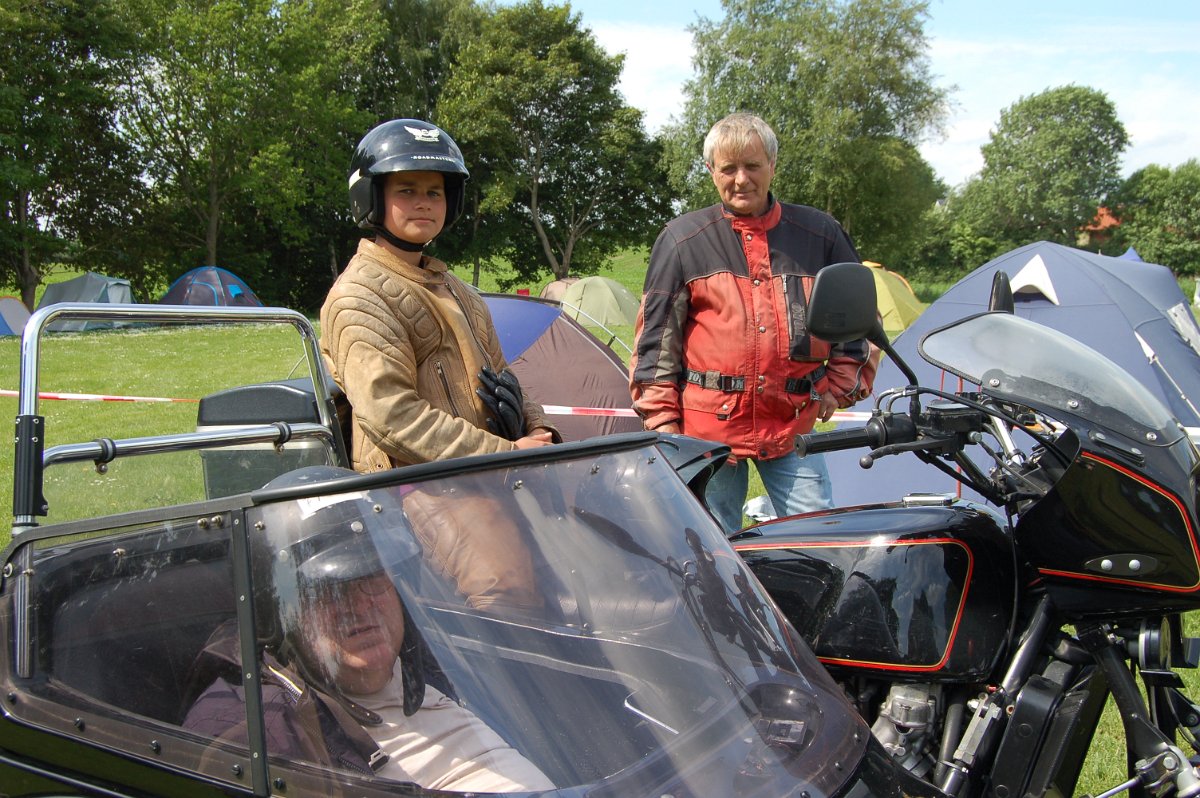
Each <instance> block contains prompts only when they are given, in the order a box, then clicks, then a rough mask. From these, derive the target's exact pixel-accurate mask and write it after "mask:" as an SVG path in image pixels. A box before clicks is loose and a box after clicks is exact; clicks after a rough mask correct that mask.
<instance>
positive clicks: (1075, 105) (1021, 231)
mask: <svg viewBox="0 0 1200 798" xmlns="http://www.w3.org/2000/svg"><path fill="white" fill-rule="evenodd" d="M1128 144H1129V137H1128V135H1127V134H1126V132H1125V127H1124V126H1123V125H1122V124H1121V121H1120V120H1119V119H1118V118H1117V112H1116V108H1115V107H1114V106H1113V104H1112V102H1111V101H1110V100H1109V99H1108V97H1107V95H1105V94H1104V93H1103V92H1101V91H1098V90H1096V89H1091V88H1087V87H1083V86H1062V87H1059V88H1054V89H1048V90H1046V91H1044V92H1042V93H1040V94H1035V95H1032V96H1029V97H1022V98H1021V99H1020V100H1018V101H1017V102H1015V103H1014V104H1013V105H1011V106H1009V107H1008V108H1007V109H1006V110H1004V111H1002V112H1001V114H1000V123H999V125H998V126H997V127H996V129H995V130H993V131H992V135H991V137H990V139H989V140H988V143H987V144H985V145H984V146H983V148H982V152H983V160H984V165H983V169H982V170H981V172H980V174H979V176H978V177H977V178H975V179H974V180H972V181H971V182H970V183H969V184H968V185H967V186H966V187H965V189H964V191H963V192H962V197H961V202H960V203H959V212H960V213H959V216H958V219H957V220H956V225H955V229H956V231H957V235H959V236H960V237H961V238H962V239H963V241H962V242H959V247H958V248H959V250H961V251H963V252H966V251H967V250H971V249H976V250H978V254H977V255H976V257H981V256H986V257H983V260H981V261H979V262H980V263H982V262H984V261H986V260H988V259H989V258H991V257H994V256H995V255H998V254H1000V253H1001V252H1005V251H1007V250H1009V249H1013V248H1015V247H1018V246H1022V245H1024V244H1028V243H1031V242H1033V241H1042V240H1044V241H1054V242H1057V243H1060V244H1066V245H1068V246H1074V245H1075V243H1076V237H1077V235H1078V231H1079V229H1080V228H1082V227H1084V226H1085V225H1087V224H1088V223H1089V222H1091V221H1092V219H1094V218H1095V216H1096V210H1097V208H1098V207H1099V206H1100V205H1101V204H1103V203H1104V202H1105V200H1106V198H1107V197H1108V195H1109V194H1110V192H1112V191H1114V190H1115V189H1116V188H1117V187H1118V186H1119V185H1120V182H1121V181H1120V173H1119V164H1120V157H1121V153H1122V152H1123V151H1124V150H1125V148H1126V147H1127V146H1128ZM966 241H973V242H975V243H972V244H966V243H964V242H966ZM980 242H984V243H982V244H981V243H980Z"/></svg>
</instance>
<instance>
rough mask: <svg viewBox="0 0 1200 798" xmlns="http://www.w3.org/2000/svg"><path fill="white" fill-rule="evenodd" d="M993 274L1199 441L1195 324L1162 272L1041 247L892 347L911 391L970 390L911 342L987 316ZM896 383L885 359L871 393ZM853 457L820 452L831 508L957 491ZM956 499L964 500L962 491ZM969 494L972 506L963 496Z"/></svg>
mask: <svg viewBox="0 0 1200 798" xmlns="http://www.w3.org/2000/svg"><path fill="white" fill-rule="evenodd" d="M997 271H1003V272H1005V274H1007V275H1008V277H1009V281H1010V284H1011V286H1012V292H1013V301H1014V306H1015V313H1016V315H1018V316H1021V317H1023V318H1027V319H1030V320H1032V321H1036V322H1038V323H1039V324H1044V325H1046V326H1047V327H1051V328H1053V329H1056V330H1058V331H1059V332H1062V333H1064V334H1066V335H1068V336H1070V337H1072V338H1074V339H1075V340H1077V341H1080V342H1081V343H1084V344H1086V345H1087V346H1089V347H1091V348H1092V349H1095V350H1096V351H1097V352H1099V353H1100V354H1102V355H1104V356H1105V357H1107V358H1108V359H1109V360H1112V361H1113V362H1114V363H1116V364H1117V365H1118V366H1120V367H1121V368H1123V369H1124V370H1125V371H1127V372H1129V374H1130V375H1131V376H1132V377H1133V378H1134V379H1135V380H1137V381H1138V382H1139V383H1140V384H1141V385H1142V386H1143V387H1145V389H1146V391H1147V392H1148V393H1149V394H1151V395H1153V396H1156V397H1157V398H1158V399H1159V400H1160V401H1161V402H1162V403H1163V405H1164V406H1166V408H1167V409H1168V410H1169V411H1171V413H1172V414H1173V415H1174V416H1175V417H1176V418H1177V419H1178V420H1179V422H1180V423H1181V424H1182V425H1183V426H1184V427H1185V428H1187V429H1188V431H1189V433H1190V434H1192V436H1193V439H1195V438H1196V437H1197V434H1200V326H1198V325H1197V323H1196V320H1195V318H1194V317H1193V316H1192V313H1191V310H1190V308H1189V307H1188V304H1189V302H1188V299H1187V297H1185V296H1184V294H1183V291H1182V290H1181V289H1180V287H1179V283H1178V282H1177V281H1176V279H1175V276H1174V275H1173V274H1172V273H1171V270H1170V269H1168V268H1166V267H1165V266H1160V265H1157V264H1153V263H1146V262H1142V261H1135V260H1130V259H1127V258H1123V257H1109V256H1107V255H1099V254H1095V253H1091V252H1086V251H1084V250H1080V249H1076V248H1073V247H1067V246H1063V245H1061V244H1054V243H1050V242H1047V241H1038V242H1035V243H1033V244H1027V245H1025V246H1022V247H1018V248H1017V249H1014V250H1011V251H1009V252H1006V253H1004V254H1002V255H999V256H997V257H995V258H993V259H992V260H990V261H988V262H987V263H985V264H983V265H982V266H980V267H978V268H977V269H975V270H974V271H972V272H971V273H970V274H968V275H966V276H965V277H963V278H962V279H960V280H959V281H958V282H957V283H955V284H954V285H953V286H951V287H950V288H949V289H948V290H947V291H946V292H945V293H944V294H942V296H941V297H939V298H938V299H937V300H935V301H934V302H933V303H932V304H930V305H929V307H928V308H926V310H925V312H924V313H922V314H921V316H920V318H918V319H917V320H916V321H915V322H913V324H912V325H911V326H910V327H909V328H908V329H906V330H905V331H904V332H903V333H901V334H900V336H899V337H898V338H897V339H896V340H895V341H893V344H892V345H893V346H894V347H895V348H896V351H897V352H898V353H899V354H900V356H901V357H903V358H904V360H905V361H907V362H908V364H909V365H910V366H911V367H912V369H913V371H915V372H916V375H917V377H918V379H919V380H920V382H921V384H923V385H926V386H928V387H932V388H939V389H942V390H947V391H954V390H961V389H966V390H969V389H970V386H969V385H967V386H963V387H961V388H960V383H961V381H960V380H959V379H958V378H957V377H954V376H953V375H951V374H949V373H945V372H942V371H941V370H940V369H938V368H937V367H936V366H933V365H931V364H929V363H928V362H926V361H925V360H924V359H923V358H921V356H920V355H919V354H918V353H917V344H918V342H920V341H921V339H922V338H924V337H925V335H926V334H928V333H929V332H930V331H932V330H936V329H938V328H939V327H942V326H943V325H946V324H949V323H950V322H952V321H956V320H958V319H960V318H964V317H966V316H969V315H972V314H975V313H981V312H983V311H985V310H987V307H988V300H989V298H990V296H991V287H992V279H993V277H994V275H995V273H996V272H997ZM906 384H907V380H905V378H904V377H903V375H902V374H901V373H900V371H899V369H898V368H896V365H895V363H894V362H892V360H891V358H885V359H884V360H883V362H882V363H881V364H880V366H879V372H878V374H877V375H876V378H875V395H876V396H878V395H879V393H880V392H881V391H883V390H885V389H887V388H896V387H901V386H903V385H906ZM864 405H866V403H864ZM868 407H869V406H864V407H861V408H859V409H863V410H866V409H868ZM851 426H861V422H851ZM861 456H862V452H861V451H841V452H832V453H830V454H828V455H826V463H827V464H828V466H829V474H830V478H831V480H832V483H833V496H834V503H835V505H846V504H859V503H868V502H875V501H891V500H894V499H897V498H899V497H900V496H903V495H904V494H905V493H910V492H926V493H928V492H933V493H956V492H957V491H958V487H959V486H958V483H957V482H955V481H953V480H952V479H950V478H949V477H943V476H939V475H937V474H936V472H934V471H932V470H931V469H924V468H916V469H914V468H913V467H912V465H911V462H912V461H911V460H910V459H908V458H906V457H885V458H882V459H880V460H877V461H876V462H875V464H874V465H873V466H872V468H871V469H870V470H869V471H867V470H864V469H863V468H861V467H860V466H859V462H858V461H859V458H860V457H861ZM963 494H964V495H968V491H967V490H966V489H965V488H964V489H963ZM969 497H970V498H972V499H975V500H976V501H979V500H981V497H978V496H976V495H975V494H973V493H972V494H969Z"/></svg>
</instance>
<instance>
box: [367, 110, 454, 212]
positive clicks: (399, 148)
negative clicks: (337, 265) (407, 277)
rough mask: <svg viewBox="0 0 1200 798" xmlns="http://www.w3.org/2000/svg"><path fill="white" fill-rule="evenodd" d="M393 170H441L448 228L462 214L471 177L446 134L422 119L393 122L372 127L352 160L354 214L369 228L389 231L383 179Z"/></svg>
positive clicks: (452, 141) (395, 120)
mask: <svg viewBox="0 0 1200 798" xmlns="http://www.w3.org/2000/svg"><path fill="white" fill-rule="evenodd" d="M392 172H441V173H443V174H444V175H445V177H446V224H445V227H449V226H450V225H452V224H453V223H454V221H455V220H456V219H457V218H458V217H459V216H461V215H462V212H463V206H464V204H465V197H464V194H465V192H464V191H463V183H465V182H466V181H467V180H468V179H470V177H471V174H470V172H468V171H467V166H466V164H465V163H464V162H463V155H462V150H460V149H459V148H458V145H457V144H455V143H454V139H452V138H450V136H449V134H448V133H446V131H444V130H442V129H441V128H440V127H438V126H437V125H431V124H429V123H428V122H423V121H421V120H420V119H393V120H392V121H390V122H384V123H383V124H381V125H378V126H376V127H374V128H372V129H371V131H370V132H369V133H367V135H365V136H363V139H362V141H360V142H359V143H358V147H357V148H356V149H355V150H354V157H353V158H352V159H351V160H350V213H351V215H352V216H353V217H354V223H355V224H357V225H358V226H359V227H362V228H364V229H373V230H377V231H379V230H383V195H382V191H383V179H382V178H383V177H384V176H386V175H388V174H391V173H392Z"/></svg>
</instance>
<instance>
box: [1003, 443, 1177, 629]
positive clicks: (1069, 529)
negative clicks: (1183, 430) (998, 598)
mask: <svg viewBox="0 0 1200 798" xmlns="http://www.w3.org/2000/svg"><path fill="white" fill-rule="evenodd" d="M1095 438H1096V436H1095V435H1094V434H1093V435H1086V434H1085V436H1084V439H1083V440H1084V441H1085V443H1084V445H1083V447H1082V448H1081V451H1080V453H1079V455H1078V456H1077V457H1076V459H1075V460H1074V462H1073V463H1072V464H1071V466H1070V467H1069V468H1067V470H1066V471H1065V472H1064V473H1063V474H1062V476H1061V477H1060V478H1059V479H1058V480H1057V481H1056V483H1055V484H1054V486H1053V487H1052V488H1050V490H1049V491H1048V492H1047V493H1046V495H1045V496H1043V497H1042V498H1040V499H1038V500H1037V501H1036V502H1033V503H1031V505H1030V506H1029V507H1027V508H1025V510H1024V512H1023V513H1022V515H1021V517H1020V520H1019V521H1018V523H1017V525H1016V528H1015V530H1014V536H1015V538H1016V540H1017V542H1018V544H1019V545H1020V547H1021V548H1022V550H1023V551H1024V552H1026V556H1028V557H1029V559H1030V560H1031V561H1032V562H1034V563H1036V564H1037V568H1038V570H1039V572H1040V573H1041V574H1042V576H1043V577H1045V579H1046V584H1047V587H1048V589H1050V590H1051V592H1052V594H1053V595H1054V598H1055V603H1056V605H1057V606H1058V607H1059V609H1060V610H1062V611H1063V612H1064V613H1065V614H1066V615H1067V616H1068V617H1069V618H1070V619H1073V620H1074V619H1079V618H1085V617H1097V616H1105V615H1110V616H1111V615H1113V614H1114V613H1115V614H1118V615H1124V614H1139V613H1142V612H1145V611H1164V610H1187V609H1195V608H1197V607H1200V544H1198V540H1197V530H1196V529H1195V526H1194V523H1193V520H1192V519H1194V518H1195V517H1196V502H1197V497H1196V487H1195V480H1194V478H1191V477H1190V476H1189V477H1187V478H1186V479H1187V484H1183V485H1178V484H1169V483H1171V482H1178V481H1180V480H1182V479H1184V477H1183V476H1182V475H1184V474H1187V473H1188V472H1187V471H1186V470H1184V469H1182V468H1181V467H1180V466H1181V465H1186V464H1187V463H1189V462H1191V461H1192V459H1193V457H1194V455H1193V454H1192V447H1191V444H1190V442H1189V441H1188V440H1187V439H1186V438H1184V439H1179V440H1177V441H1175V443H1173V444H1172V445H1170V446H1167V447H1134V446H1132V444H1129V443H1127V444H1126V447H1127V448H1131V449H1134V450H1135V451H1136V452H1137V455H1135V457H1139V458H1140V459H1141V466H1140V468H1135V467H1133V466H1132V464H1131V463H1130V455H1129V454H1128V453H1127V451H1123V450H1122V448H1120V447H1114V446H1113V445H1112V440H1113V439H1112V437H1111V433H1110V435H1109V436H1107V437H1106V438H1105V440H1106V443H1105V444H1103V445H1097V443H1096V440H1095ZM1171 475H1175V476H1174V479H1172V477H1171Z"/></svg>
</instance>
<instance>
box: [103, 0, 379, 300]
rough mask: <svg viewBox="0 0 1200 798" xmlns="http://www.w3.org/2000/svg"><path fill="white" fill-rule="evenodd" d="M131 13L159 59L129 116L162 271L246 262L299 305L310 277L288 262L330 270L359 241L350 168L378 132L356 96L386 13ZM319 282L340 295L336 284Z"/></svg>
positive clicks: (352, 9)
mask: <svg viewBox="0 0 1200 798" xmlns="http://www.w3.org/2000/svg"><path fill="white" fill-rule="evenodd" d="M125 2H126V4H127V9H128V10H129V13H130V15H131V17H132V18H134V19H136V20H137V21H138V22H139V24H140V33H141V35H142V36H143V39H144V41H145V42H146V47H147V57H146V58H145V60H144V61H143V62H142V63H140V64H139V65H138V68H137V69H136V70H132V71H131V72H130V74H129V75H128V78H127V83H126V85H125V105H124V111H125V122H126V129H127V131H128V134H129V136H130V139H131V141H132V142H133V143H134V145H135V146H136V148H137V151H138V153H139V158H140V162H141V163H142V164H143V165H144V168H145V178H146V181H147V182H148V183H149V184H150V185H152V186H153V187H154V190H155V202H154V205H153V207H152V209H151V213H152V214H153V218H154V225H153V227H154V228H156V229H155V234H156V236H157V237H158V239H159V244H158V246H159V248H160V251H159V253H158V257H161V258H163V259H164V260H167V261H169V262H171V263H172V266H173V268H174V270H175V272H176V273H178V272H182V271H185V270H186V269H188V268H191V267H193V266H197V265H202V264H219V263H221V262H222V256H225V257H229V256H237V259H238V261H239V262H238V265H237V271H238V272H239V273H241V274H242V275H243V276H245V277H247V278H251V276H252V275H258V276H259V277H262V278H263V279H266V280H269V281H270V283H271V289H270V290H268V291H263V293H268V294H273V295H274V296H276V297H280V296H281V295H282V298H292V297H294V296H295V295H296V293H295V291H294V290H293V287H292V286H291V283H292V282H294V281H296V280H297V279H303V278H304V277H305V276H311V271H309V270H304V271H303V272H302V273H300V274H297V269H296V263H295V262H294V260H293V259H291V258H287V257H286V250H288V249H294V248H296V247H302V248H307V249H309V250H310V251H315V252H316V253H323V252H324V253H325V254H323V255H320V256H319V260H318V263H327V262H329V261H332V260H334V259H340V256H341V254H342V253H340V252H336V251H334V252H328V251H327V250H330V249H332V250H336V249H337V246H338V240H339V239H341V240H344V239H345V238H346V236H347V234H348V225H347V224H346V213H345V210H344V209H345V164H346V163H347V162H348V161H349V153H350V152H351V150H352V148H353V143H354V142H355V141H357V139H358V137H359V136H361V134H362V132H363V131H365V129H366V128H367V127H368V126H369V121H368V120H369V117H368V115H367V114H365V113H363V112H362V111H360V110H359V109H357V108H356V107H355V105H354V96H355V94H354V91H355V89H356V88H357V80H358V74H359V73H360V72H361V71H362V70H363V69H364V64H365V63H366V58H367V54H368V53H369V52H370V51H371V48H372V47H373V45H374V41H375V36H376V32H377V31H378V30H379V29H380V28H381V25H380V24H379V22H378V19H377V18H376V17H375V16H374V11H373V6H372V5H371V3H370V2H369V0H354V1H353V2H349V3H344V2H338V0H312V1H302V0H296V1H295V2H280V0H236V2H234V1H233V0H125ZM339 189H340V190H339ZM235 211H236V214H235ZM223 240H229V241H232V242H234V243H235V244H240V245H241V248H240V249H233V250H226V249H225V248H223V247H222V241H223ZM281 250H282V251H281ZM312 265H313V266H316V264H315V263H314V264H312ZM316 274H317V276H318V277H322V278H323V279H322V280H321V282H322V283H323V285H324V286H326V287H327V286H328V283H329V278H328V277H325V275H328V274H329V270H328V269H327V268H318V269H317V270H316ZM249 281H250V282H251V284H252V285H256V289H257V290H260V291H262V286H261V281H259V280H256V279H249ZM275 289H278V292H277V291H276V290H275Z"/></svg>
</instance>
